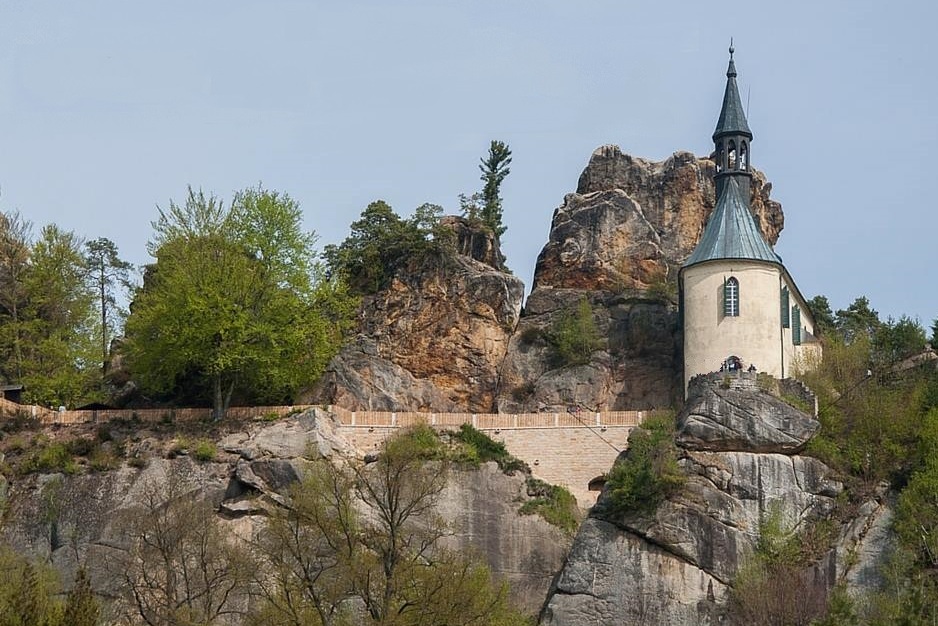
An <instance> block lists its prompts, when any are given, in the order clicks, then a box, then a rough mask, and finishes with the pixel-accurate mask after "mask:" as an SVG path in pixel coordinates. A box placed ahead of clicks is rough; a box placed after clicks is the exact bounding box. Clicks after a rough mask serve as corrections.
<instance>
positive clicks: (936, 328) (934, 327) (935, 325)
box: [931, 318, 938, 350]
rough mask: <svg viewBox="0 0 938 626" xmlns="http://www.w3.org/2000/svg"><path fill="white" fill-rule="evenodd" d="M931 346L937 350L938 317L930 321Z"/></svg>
mask: <svg viewBox="0 0 938 626" xmlns="http://www.w3.org/2000/svg"><path fill="white" fill-rule="evenodd" d="M931 347H932V348H934V349H935V350H938V318H935V320H934V321H932V323H931Z"/></svg>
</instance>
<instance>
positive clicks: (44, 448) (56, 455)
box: [17, 438, 78, 474]
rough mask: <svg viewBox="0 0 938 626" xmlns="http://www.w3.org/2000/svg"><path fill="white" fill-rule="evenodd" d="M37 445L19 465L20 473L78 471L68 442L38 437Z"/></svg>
mask: <svg viewBox="0 0 938 626" xmlns="http://www.w3.org/2000/svg"><path fill="white" fill-rule="evenodd" d="M36 445H37V447H36V448H34V449H33V450H32V451H31V452H30V453H29V454H28V455H27V456H26V458H25V459H23V460H22V461H21V462H20V464H19V466H18V467H17V470H18V471H19V473H20V474H34V473H37V472H62V473H63V474H74V473H75V472H77V471H78V464H77V463H76V462H75V459H74V458H73V457H72V455H71V453H70V452H69V451H68V446H67V445H66V444H64V443H61V442H52V441H48V440H47V439H44V438H37V443H36Z"/></svg>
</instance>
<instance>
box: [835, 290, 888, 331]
mask: <svg viewBox="0 0 938 626" xmlns="http://www.w3.org/2000/svg"><path fill="white" fill-rule="evenodd" d="M836 323H837V330H839V331H840V334H841V335H842V336H843V337H844V339H845V340H846V341H847V342H848V343H849V342H851V341H853V340H854V339H856V338H857V337H859V336H861V335H863V336H865V337H867V338H869V339H872V338H873V335H874V334H875V333H876V329H877V328H879V326H880V324H881V323H882V322H880V321H879V313H877V312H876V311H875V310H873V309H871V308H870V301H869V300H868V299H867V298H866V296H860V297H858V298H857V299H856V300H854V301H853V303H851V305H850V306H848V307H847V308H846V309H839V310H838V311H837V315H836Z"/></svg>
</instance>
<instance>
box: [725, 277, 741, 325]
mask: <svg viewBox="0 0 938 626" xmlns="http://www.w3.org/2000/svg"><path fill="white" fill-rule="evenodd" d="M723 315H724V316H725V317H737V316H738V315H739V281H738V280H736V277H734V276H730V277H729V278H728V279H726V280H725V281H724V282H723Z"/></svg>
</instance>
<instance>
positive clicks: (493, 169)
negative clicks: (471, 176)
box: [479, 140, 511, 237]
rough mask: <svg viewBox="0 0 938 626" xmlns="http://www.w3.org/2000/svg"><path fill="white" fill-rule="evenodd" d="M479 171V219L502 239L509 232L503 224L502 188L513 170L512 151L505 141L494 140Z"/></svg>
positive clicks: (482, 160)
mask: <svg viewBox="0 0 938 626" xmlns="http://www.w3.org/2000/svg"><path fill="white" fill-rule="evenodd" d="M480 160H481V164H480V165H479V170H481V172H482V177H481V178H482V182H483V183H484V186H483V188H482V207H481V211H480V214H479V217H480V218H481V220H482V223H483V224H485V225H486V226H487V227H488V228H489V229H490V230H491V231H492V232H493V233H495V236H496V237H501V236H502V235H504V234H505V231H506V230H507V229H506V227H505V225H504V224H503V223H502V197H501V186H502V183H503V182H504V181H505V177H507V176H508V174H509V173H510V171H511V170H509V169H508V166H509V165H510V164H511V150H510V149H509V148H508V144H506V143H505V142H503V141H497V140H492V143H491V144H489V153H488V155H487V156H486V157H485V158H483V159H480Z"/></svg>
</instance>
